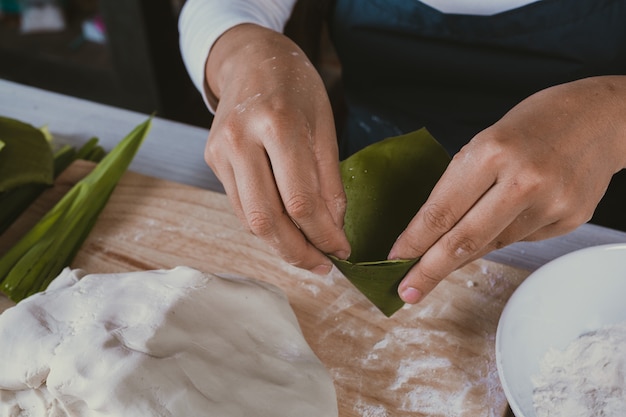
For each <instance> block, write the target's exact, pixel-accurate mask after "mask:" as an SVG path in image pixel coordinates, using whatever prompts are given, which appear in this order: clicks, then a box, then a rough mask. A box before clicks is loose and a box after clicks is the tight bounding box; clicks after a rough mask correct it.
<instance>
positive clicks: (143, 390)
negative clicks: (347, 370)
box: [0, 267, 338, 417]
mask: <svg viewBox="0 0 626 417" xmlns="http://www.w3.org/2000/svg"><path fill="white" fill-rule="evenodd" d="M82 275H84V273H83V272H82V271H80V270H69V269H66V270H65V271H63V273H62V274H61V275H60V276H59V277H58V278H57V279H55V281H54V282H53V283H52V284H51V286H50V287H49V288H48V290H46V291H45V292H43V293H39V294H36V295H33V296H31V297H29V298H27V299H25V300H23V301H22V302H20V303H18V304H17V305H16V306H15V307H12V308H10V309H8V310H6V311H5V312H4V313H2V314H1V315H0V341H1V343H0V363H1V365H0V415H1V416H10V417H13V416H16V417H17V416H19V417H22V416H28V417H40V416H41V417H52V416H54V417H65V416H80V417H87V416H89V417H91V416H94V417H95V416H97V417H103V416H115V417H119V416H125V417H139V416H141V417H147V416H150V417H155V416H156V417H161V416H162V417H165V416H186V417H195V416H197V417H199V416H220V417H231V416H232V417H235V416H237V417H238V416H242V417H243V416H257V417H262V416H272V417H281V416H285V417H287V416H289V417H292V416H298V417H307V416H311V417H326V416H328V417H336V416H337V415H338V411H337V401H336V394H335V390H334V386H333V382H332V380H331V378H330V376H329V375H328V372H327V371H326V369H325V368H324V366H323V365H322V363H321V362H320V361H319V359H318V358H317V357H316V356H315V354H314V353H313V352H312V350H311V349H310V347H309V346H308V344H307V342H306V341H305V339H304V337H303V336H302V332H301V330H300V327H299V325H298V322H297V320H296V317H295V315H294V313H293V310H292V309H291V307H290V305H289V303H288V301H287V298H286V296H285V295H284V294H283V293H282V292H281V291H280V290H279V289H278V288H276V287H274V286H272V285H269V284H266V283H263V282H260V281H255V280H250V279H244V278H235V277H221V276H216V275H212V274H207V273H202V272H200V271H197V270H195V269H191V268H188V267H177V268H175V269H172V270H157V271H141V272H129V273H121V274H101V275H97V274H91V275H85V276H82ZM81 276H82V277H81Z"/></svg>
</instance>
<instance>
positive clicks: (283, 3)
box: [178, 0, 296, 112]
mask: <svg viewBox="0 0 626 417" xmlns="http://www.w3.org/2000/svg"><path fill="white" fill-rule="evenodd" d="M295 3H296V0H228V1H224V0H187V1H186V2H185V5H184V6H183V8H182V10H181V13H180V18H179V20H178V31H179V33H180V51H181V54H182V57H183V62H184V63H185V67H186V68H187V72H188V73H189V75H190V77H191V79H192V81H193V83H194V85H195V86H196V88H197V89H198V90H199V91H200V93H202V96H203V98H204V102H205V103H206V104H207V106H208V108H209V110H211V111H212V112H214V111H215V106H216V105H217V100H216V98H215V97H214V96H213V95H212V94H211V92H210V91H209V89H208V86H207V84H206V83H205V79H204V68H205V63H206V59H207V57H208V56H209V52H210V50H211V47H212V46H213V44H214V43H215V41H216V40H217V39H218V38H219V37H220V36H221V35H222V34H223V33H224V32H226V31H227V30H228V29H230V28H232V27H234V26H236V25H239V24H242V23H255V24H258V25H260V26H264V27H267V28H270V29H273V30H276V31H279V32H282V31H283V29H284V27H285V24H286V23H287V20H289V17H290V15H291V11H292V9H293V7H294V5H295Z"/></svg>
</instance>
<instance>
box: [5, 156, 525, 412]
mask: <svg viewBox="0 0 626 417" xmlns="http://www.w3.org/2000/svg"><path fill="white" fill-rule="evenodd" d="M88 169H89V166H85V165H84V164H78V165H74V166H73V167H72V169H70V170H69V171H68V172H66V173H64V175H63V176H62V177H61V178H60V179H59V181H58V183H57V185H56V186H55V188H52V189H50V190H48V191H47V192H46V193H45V195H43V196H42V198H41V199H40V200H38V201H37V202H36V203H35V204H34V205H33V206H32V207H31V209H30V210H29V212H27V213H26V214H25V215H24V216H23V217H22V218H20V220H19V222H18V223H17V224H16V225H15V226H14V227H12V228H11V229H10V230H9V231H7V232H6V233H5V234H4V235H3V236H0V253H1V252H3V251H4V250H6V248H7V247H8V246H9V245H10V244H11V243H12V242H14V241H15V240H16V239H17V238H18V236H19V235H20V234H21V233H23V231H24V230H26V229H27V228H28V227H29V225H32V223H33V222H34V221H36V219H37V217H38V216H40V215H41V214H42V213H43V212H45V210H46V209H47V207H50V205H51V204H52V202H53V201H54V200H55V199H57V198H58V197H59V195H60V194H61V193H62V192H63V190H64V189H67V187H69V186H70V185H71V184H72V183H73V182H75V181H76V180H77V179H78V178H80V177H81V176H82V175H84V174H85V173H86V172H87V171H88ZM177 265H187V266H191V267H194V268H197V269H200V270H203V271H207V272H212V273H230V274H237V275H242V276H246V277H250V278H255V279H259V280H262V281H266V282H270V283H272V284H274V285H276V286H278V287H280V288H281V289H283V290H284V291H285V293H286V294H287V296H288V298H289V300H290V303H291V305H292V307H293V309H294V311H295V313H296V315H297V317H298V320H299V322H300V325H301V327H302V331H303V333H304V336H305V338H306V339H307V341H308V342H309V344H310V345H311V347H312V348H313V350H314V351H315V353H316V354H317V355H318V357H319V358H320V359H321V361H322V362H323V363H324V364H325V366H326V367H327V369H328V371H329V372H330V374H331V376H332V377H333V379H334V382H335V387H336V390H337V398H338V403H339V409H340V416H341V417H356V416H359V417H392V416H393V417H396V416H397V417H404V416H412V417H415V416H429V417H439V416H441V417H449V416H459V417H470V416H471V417H476V416H485V417H489V416H498V417H500V416H504V415H506V413H507V403H506V400H505V398H504V394H503V392H502V389H501V386H500V383H499V380H498V376H497V371H496V364H495V333H496V327H497V322H498V319H499V316H500V313H501V311H502V308H503V307H504V304H505V303H506V301H507V299H508V298H509V296H510V295H511V293H512V292H513V291H514V289H515V288H516V287H517V286H518V285H519V284H520V283H521V281H522V280H523V279H524V278H525V277H526V276H527V275H528V272H526V271H522V270H518V269H514V268H511V267H508V266H505V265H502V264H497V263H494V262H490V261H486V260H478V261H476V262H473V263H471V264H469V265H467V266H466V267H464V268H463V269H461V270H459V271H457V272H455V273H454V274H452V275H451V276H450V277H449V278H448V279H446V280H445V281H444V282H443V283H442V284H441V285H439V286H438V287H437V289H436V290H435V291H434V292H433V293H431V294H430V295H429V297H428V298H427V299H426V300H425V301H424V302H423V303H421V304H420V305H417V306H412V307H410V308H404V309H402V310H400V311H399V312H398V313H396V314H395V315H393V316H392V317H391V318H386V317H385V316H384V315H383V314H382V313H380V312H379V311H378V310H377V309H376V307H374V306H373V305H371V304H370V303H369V301H367V299H366V298H365V297H364V296H363V295H362V294H360V293H359V292H358V291H357V290H356V289H355V288H354V287H353V286H352V285H351V284H350V283H349V282H348V281H347V280H346V279H345V278H344V277H343V276H342V275H341V274H340V273H339V272H338V271H336V270H334V271H333V272H332V273H331V274H330V275H328V276H325V277H320V276H317V275H314V274H311V273H308V272H306V271H302V270H299V269H296V268H294V267H292V266H290V265H287V264H286V263H284V262H283V261H281V260H280V259H279V258H278V257H277V256H276V255H275V254H274V253H273V252H272V250H271V249H270V248H268V247H267V246H266V245H264V244H263V243H262V242H261V241H260V240H258V239H256V238H255V237H254V236H252V235H250V234H249V233H248V232H247V231H246V230H244V229H243V228H242V227H241V225H240V223H239V221H238V220H237V218H236V217H235V215H234V214H233V212H232V210H231V208H230V205H229V203H228V199H227V197H226V196H225V195H223V194H220V193H215V192H212V191H207V190H203V189H199V188H195V187H192V186H186V185H181V184H179V183H174V182H169V181H165V180H161V179H156V178H153V177H148V176H145V175H141V174H136V173H133V172H128V173H127V174H126V175H125V176H124V177H123V179H122V181H121V182H120V183H119V185H118V187H117V189H116V190H115V192H114V193H113V195H112V197H111V199H110V201H109V203H108V205H107V207H106V208H105V210H104V211H103V212H102V214H101V216H100V218H99V220H98V223H97V224H96V226H95V228H94V229H93V231H92V233H91V234H90V235H89V237H88V239H87V240H86V242H85V244H84V245H83V247H82V249H81V251H80V252H79V253H78V255H77V257H76V258H75V260H74V262H73V263H72V265H71V266H72V267H73V268H81V269H84V270H85V271H87V272H90V273H109V272H124V271H135V270H144V269H160V268H173V267H175V266H177ZM241 302H242V303H245V300H243V299H242V300H241ZM8 305H10V303H9V302H8V300H6V298H0V310H1V309H3V308H6V307H7V306H8ZM260 314H262V312H260Z"/></svg>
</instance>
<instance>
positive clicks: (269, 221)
mask: <svg viewBox="0 0 626 417" xmlns="http://www.w3.org/2000/svg"><path fill="white" fill-rule="evenodd" d="M247 219H248V226H249V228H250V232H252V234H254V235H255V236H258V237H260V238H263V239H266V240H267V239H269V238H270V237H271V236H273V235H274V232H275V230H276V222H275V221H274V220H273V219H274V218H273V217H272V216H271V214H270V213H268V212H266V211H260V210H257V211H252V212H250V213H248V215H247Z"/></svg>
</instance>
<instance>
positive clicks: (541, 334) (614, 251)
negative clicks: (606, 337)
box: [496, 243, 626, 417]
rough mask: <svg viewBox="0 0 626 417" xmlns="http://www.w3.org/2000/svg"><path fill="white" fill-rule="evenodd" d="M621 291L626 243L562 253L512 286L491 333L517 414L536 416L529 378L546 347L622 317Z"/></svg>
mask: <svg viewBox="0 0 626 417" xmlns="http://www.w3.org/2000/svg"><path fill="white" fill-rule="evenodd" d="M625 295H626V243H625V244H610V245H601V246H594V247H590V248H586V249H581V250H578V251H576V252H572V253H569V254H567V255H564V256H561V257H560V258H558V259H555V260H553V261H551V262H549V263H547V264H546V265H544V266H542V267H541V268H539V269H537V270H536V271H535V272H533V273H532V274H531V275H529V276H528V278H526V280H525V281H524V282H523V283H522V284H521V285H520V286H519V287H518V288H517V289H516V291H515V292H514V293H513V295H512V296H511V298H510V299H509V301H508V302H507V304H506V306H505V308H504V310H503V312H502V315H501V317H500V321H499V323H498V330H497V333H496V363H497V367H498V375H499V377H500V381H501V383H502V387H503V389H504V393H505V395H506V397H507V400H508V401H509V404H510V406H511V410H512V411H513V413H514V414H515V416H516V417H537V416H536V413H535V410H534V407H533V384H532V380H531V378H532V377H533V376H535V375H537V374H538V373H539V364H540V362H541V360H542V359H543V357H544V355H545V353H546V352H547V350H548V349H549V348H550V347H554V348H556V349H560V350H562V349H565V347H567V345H568V344H569V343H570V342H572V341H573V340H574V339H576V338H578V337H579V336H580V335H582V334H583V333H586V332H589V331H592V330H596V329H598V328H600V327H602V326H605V325H609V324H616V323H619V322H623V321H626V302H625V301H624V298H625Z"/></svg>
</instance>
